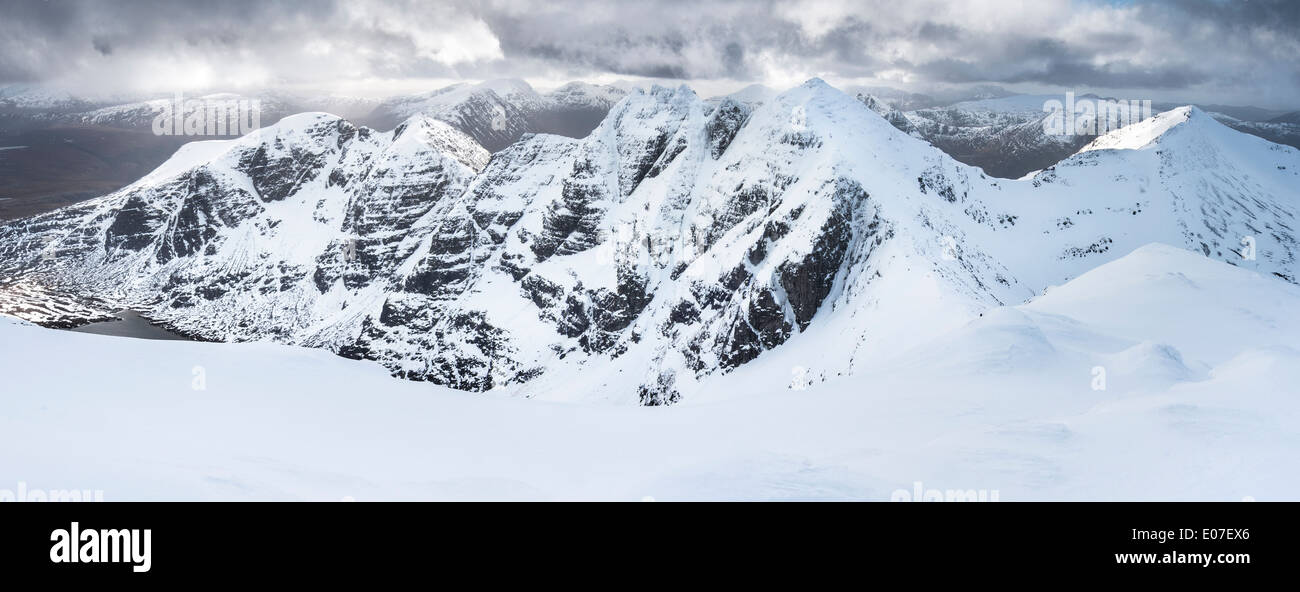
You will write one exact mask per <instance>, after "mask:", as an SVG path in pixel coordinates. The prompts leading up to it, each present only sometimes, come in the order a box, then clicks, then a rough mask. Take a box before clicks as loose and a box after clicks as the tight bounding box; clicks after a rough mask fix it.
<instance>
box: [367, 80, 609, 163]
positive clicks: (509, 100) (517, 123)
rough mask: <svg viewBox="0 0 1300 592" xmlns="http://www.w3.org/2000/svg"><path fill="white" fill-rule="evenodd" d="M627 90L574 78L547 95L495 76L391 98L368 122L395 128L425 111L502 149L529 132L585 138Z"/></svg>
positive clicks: (495, 149)
mask: <svg viewBox="0 0 1300 592" xmlns="http://www.w3.org/2000/svg"><path fill="white" fill-rule="evenodd" d="M623 94H624V93H623V91H621V90H619V89H617V88H614V87H611V86H599V85H594V84H588V83H584V82H572V83H569V84H566V85H564V86H562V87H560V88H558V89H556V90H554V91H552V92H550V93H547V94H545V95H543V94H539V93H538V92H537V91H535V90H533V87H532V86H529V84H528V83H527V82H524V81H523V80H517V79H507V80H489V81H487V82H482V83H478V84H472V83H461V84H454V85H452V86H448V87H445V88H441V89H438V90H436V91H432V92H429V93H423V94H417V95H409V96H403V97H395V98H392V99H388V100H385V101H384V102H382V103H381V104H380V105H379V106H378V107H376V108H375V110H374V111H373V112H372V113H371V114H370V115H368V116H366V117H365V118H364V119H363V121H364V122H365V123H366V124H367V125H369V126H371V127H374V128H376V129H390V128H391V127H393V126H394V125H396V124H397V123H398V122H401V121H404V120H406V119H407V118H409V117H411V116H413V115H416V114H424V115H427V116H429V117H432V118H434V119H438V120H441V121H445V122H447V123H449V124H451V125H453V126H455V127H456V128H457V129H459V130H461V131H463V132H465V133H466V134H469V135H470V137H472V138H474V140H475V141H477V142H478V143H479V144H481V145H483V147H485V148H487V149H488V150H489V151H492V152H496V151H498V150H501V149H503V148H505V147H506V146H509V145H510V144H511V143H513V142H514V141H516V140H518V139H519V137H520V136H522V135H523V134H525V133H553V134H559V135H564V136H569V137H579V138H580V137H583V136H585V135H587V133H588V132H590V131H591V130H592V128H594V127H595V126H596V124H598V123H600V121H601V120H602V119H603V118H604V116H605V114H606V113H607V112H608V111H609V108H610V107H611V106H613V105H614V103H617V102H618V100H619V99H620V98H622V96H623Z"/></svg>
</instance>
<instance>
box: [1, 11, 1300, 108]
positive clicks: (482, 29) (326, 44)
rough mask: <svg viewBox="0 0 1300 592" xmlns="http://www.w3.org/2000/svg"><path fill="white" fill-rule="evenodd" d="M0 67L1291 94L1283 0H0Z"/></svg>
mask: <svg viewBox="0 0 1300 592" xmlns="http://www.w3.org/2000/svg"><path fill="white" fill-rule="evenodd" d="M0 10H2V11H3V15H2V16H3V18H0V82H16V81H41V80H58V81H61V82H63V83H65V84H67V83H72V84H76V83H78V82H84V83H85V84H86V85H98V84H112V83H125V82H124V81H137V82H138V81H139V80H141V79H143V80H145V81H148V80H150V79H148V78H145V77H146V76H148V75H150V72H156V73H155V74H152V75H153V76H154V77H155V78H157V77H160V76H167V75H172V76H181V75H184V74H187V73H195V72H198V73H207V74H208V79H212V78H215V79H217V81H219V82H228V81H229V80H238V79H244V78H248V79H256V81H258V82H260V83H265V84H274V83H280V82H292V83H319V84H321V85H324V86H328V85H329V84H330V82H331V81H336V80H339V79H366V78H382V79H403V78H436V77H445V78H486V77H500V76H518V77H537V76H571V77H583V76H591V75H601V74H612V75H626V76H645V77H653V78H674V79H686V80H724V79H725V80H736V81H750V80H752V81H757V82H769V83H772V82H773V81H774V80H777V79H779V82H782V83H783V82H787V80H786V78H790V77H799V76H804V77H806V76H813V75H820V76H831V77H841V78H852V79H867V78H878V79H883V80H891V79H892V80H901V81H908V82H911V83H914V84H917V85H924V84H973V83H1002V84H1040V85H1054V86H1077V87H1102V88H1131V89H1174V90H1177V89H1193V88H1196V89H1201V90H1203V91H1205V92H1215V89H1222V90H1223V92H1238V93H1242V94H1248V95H1257V96H1267V97H1295V96H1297V95H1300V83H1297V78H1298V74H1297V71H1298V68H1297V60H1296V54H1297V50H1300V41H1298V39H1300V2H1288V1H1273V0H1264V1H1261V0H1251V1H1243V2H1220V1H1211V0H1205V1H1191V0H1153V1H1149V2H1136V3H1115V4H1112V3H1108V2H1100V1H1088V0H1075V1H1069V0H1044V1H1042V2H1032V3H1023V4H1011V3H1006V2H969V3H963V2H958V3H952V2H931V1H928V0H923V1H918V2H907V3H897V2H885V1H874V0H872V1H858V2H826V1H808V2H797V1H796V2H789V1H781V2H778V1H774V0H758V1H725V0H724V1H716V2H682V1H673V0H658V1H650V2H635V3H632V2H628V3H619V2H608V1H600V2H595V1H582V0H552V1H547V2H540V1H537V2H534V1H531V0H514V1H505V0H500V1H497V0H484V1H478V2H418V1H415V0H391V1H381V0H347V1H344V0H285V1H280V2H266V1H258V0H235V1H224V2H212V1H209V0H172V1H151V0H136V1H123V0H118V1H112V0H102V1H99V0H50V1H48V2H37V1H24V0H0Z"/></svg>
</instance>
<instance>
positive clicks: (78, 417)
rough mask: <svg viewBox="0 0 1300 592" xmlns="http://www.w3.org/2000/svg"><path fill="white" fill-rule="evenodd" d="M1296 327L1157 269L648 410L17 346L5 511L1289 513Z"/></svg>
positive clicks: (1101, 271)
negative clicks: (429, 503)
mask: <svg viewBox="0 0 1300 592" xmlns="http://www.w3.org/2000/svg"><path fill="white" fill-rule="evenodd" d="M1298 310H1300V287H1297V286H1295V285H1293V284H1290V283H1287V282H1285V281H1282V280H1280V279H1278V278H1276V277H1272V276H1267V275H1261V274H1259V273H1256V272H1255V271H1251V270H1248V269H1241V268H1237V267H1234V266H1232V265H1229V264H1227V263H1224V262H1221V261H1215V260H1212V259H1210V258H1207V257H1204V256H1202V255H1201V254H1200V253H1199V252H1192V251H1188V250H1184V249H1181V248H1175V247H1170V246H1165V245H1159V244H1152V245H1148V246H1144V247H1141V248H1139V249H1137V250H1136V251H1134V252H1132V253H1130V254H1128V255H1126V256H1123V257H1121V258H1118V259H1116V260H1113V261H1111V262H1109V263H1106V264H1104V265H1101V266H1100V267H1097V268H1095V269H1093V270H1091V271H1088V272H1087V273H1084V274H1082V275H1080V276H1079V277H1077V278H1075V279H1073V280H1071V281H1069V282H1066V283H1064V284H1062V285H1059V286H1056V287H1053V288H1051V289H1050V290H1048V292H1047V294H1045V295H1042V296H1039V297H1036V298H1034V299H1032V300H1031V301H1029V302H1028V303H1026V304H1023V305H1019V306H1010V307H995V308H991V309H988V310H986V311H985V312H984V313H982V314H974V315H971V317H970V318H968V319H967V320H966V321H965V322H964V324H961V325H960V326H959V327H957V328H956V329H953V330H951V331H948V332H946V333H944V334H942V335H941V336H939V337H938V338H935V339H930V340H926V341H924V342H922V343H919V344H917V345H915V346H914V347H911V348H908V349H906V350H898V351H895V352H893V355H892V356H891V357H889V358H887V361H882V362H880V363H879V364H876V365H875V366H873V367H872V368H861V369H859V370H858V371H857V372H856V373H854V374H853V375H851V376H843V377H837V376H834V375H831V376H826V377H824V378H823V377H821V376H814V375H808V374H804V373H801V372H800V371H799V370H801V368H800V364H799V359H798V358H797V356H795V354H794V353H793V352H798V351H802V352H804V355H805V356H806V354H807V352H808V351H809V350H808V349H806V348H803V347H786V348H776V349H774V350H772V351H771V352H768V355H766V356H765V357H764V359H763V361H762V363H761V364H747V365H744V366H741V367H740V368H738V369H737V370H736V371H735V372H732V373H729V374H726V375H720V376H716V377H713V378H712V379H711V380H713V382H711V383H709V384H708V385H707V386H708V387H709V388H706V389H703V390H702V391H701V393H700V394H701V396H698V397H692V398H687V399H684V400H683V401H682V402H681V403H679V404H677V405H674V406H669V407H656V408H646V407H634V406H630V405H620V404H611V403H584V404H571V403H559V402H550V401H543V400H536V399H521V398H511V397H504V396H499V395H496V394H490V393H489V394H474V393H468V392H463V391H456V390H451V389H447V388H443V387H437V386H432V385H430V384H428V383H418V382H411V381H404V380H399V379H394V378H390V377H389V371H388V370H386V369H385V368H383V367H381V366H380V365H379V364H376V363H374V362H365V361H354V360H348V359H344V358H341V357H339V356H336V355H334V354H333V353H330V352H328V351H324V350H319V349H308V348H301V347H292V346H286V345H276V344H272V343H267V342H257V343H242V344H218V343H198V342H176V341H145V340H136V339H130V338H118V337H106V336H98V335H88V334H80V333H72V332H65V331H57V330H52V329H45V328H40V327H37V326H35V325H31V324H28V323H25V322H22V321H18V320H16V319H12V318H3V319H0V348H2V349H0V373H3V376H4V377H5V381H4V385H5V386H4V389H3V396H0V450H3V451H4V452H3V454H0V488H7V489H13V488H15V487H16V486H17V483H18V482H23V483H25V484H26V487H27V488H29V489H31V488H40V489H46V490H54V489H77V490H82V489H99V490H103V492H104V499H106V500H110V501H121V500H264V499H275V500H325V501H334V500H341V499H345V498H346V499H356V500H363V501H364V500H380V499H385V500H387V499H409V500H455V499H529V500H533V499H538V500H606V499H608V500H642V499H654V500H660V501H667V500H691V499H708V500H715V499H727V500H733V499H739V500H837V499H851V500H889V499H890V498H891V496H893V495H894V492H895V491H897V490H904V491H906V492H908V493H909V494H910V493H911V492H912V491H913V490H914V488H916V487H917V486H916V483H917V482H920V483H921V484H922V485H921V487H922V488H924V489H927V490H928V489H937V490H944V491H946V490H955V491H958V492H977V491H982V492H984V493H987V494H991V497H996V499H998V500H1001V501H1012V500H1072V499H1080V500H1218V501H1237V500H1242V499H1244V498H1253V499H1258V500H1277V499H1295V498H1296V493H1295V492H1296V491H1297V490H1300V489H1298V487H1300V471H1297V470H1296V468H1297V466H1296V464H1297V463H1296V460H1295V459H1296V458H1298V457H1300V456H1298V455H1300V432H1298V431H1297V430H1296V429H1295V426H1296V425H1297V419H1300V418H1298V417H1297V414H1298V412H1300V404H1298V402H1300V399H1298V398H1297V397H1298V396H1300V317H1298V315H1297V314H1296V311H1298ZM791 345H792V346H793V345H794V342H792V343H791ZM783 356H790V357H788V358H787V357H783ZM805 364H806V362H805ZM759 368H764V369H767V371H766V372H759V371H758V369H759ZM773 369H777V370H779V372H776V373H775V374H773V372H774V371H773ZM1098 369H1100V371H1101V374H1099V373H1098ZM780 375H784V380H774V378H773V377H774V376H780ZM1099 378H1100V380H1101V382H1099ZM196 387H202V388H196ZM1099 387H1104V389H1103V388H1099ZM706 393H707V395H706Z"/></svg>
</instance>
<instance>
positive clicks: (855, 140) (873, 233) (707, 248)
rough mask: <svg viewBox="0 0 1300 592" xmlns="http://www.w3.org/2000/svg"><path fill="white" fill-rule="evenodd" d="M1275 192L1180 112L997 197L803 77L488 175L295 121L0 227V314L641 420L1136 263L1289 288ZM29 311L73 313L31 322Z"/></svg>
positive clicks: (340, 126) (481, 159) (1123, 133)
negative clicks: (1168, 250) (753, 98)
mask: <svg viewBox="0 0 1300 592" xmlns="http://www.w3.org/2000/svg"><path fill="white" fill-rule="evenodd" d="M493 94H496V93H495V91H493ZM1298 175H1300V152H1297V150H1295V149H1293V148H1290V147H1286V146H1279V145H1276V144H1271V143H1269V142H1266V141H1264V140H1261V139H1259V138H1255V137H1252V136H1248V135H1244V134H1241V133H1238V132H1235V131H1233V130H1230V129H1228V128H1226V127H1224V126H1223V125H1221V124H1219V123H1218V122H1216V121H1215V120H1214V119H1213V118H1211V117H1209V116H1207V115H1206V114H1205V113H1203V112H1201V111H1199V110H1197V109H1195V108H1184V109H1179V110H1175V111H1171V112H1168V113H1164V114H1161V115H1160V116H1158V117H1155V118H1152V119H1151V120H1148V121H1147V122H1144V124H1142V125H1135V126H1130V127H1129V128H1125V129H1122V130H1118V131H1116V132H1112V133H1111V134H1108V135H1107V136H1103V137H1101V138H1099V139H1098V140H1097V141H1096V142H1094V143H1093V144H1092V145H1090V146H1088V147H1087V149H1085V150H1084V151H1082V152H1080V153H1078V154H1076V155H1074V156H1071V157H1070V158H1068V159H1066V160H1064V161H1062V162H1060V163H1059V164H1056V165H1055V166H1053V167H1050V168H1048V169H1046V170H1044V171H1043V172H1041V173H1039V174H1038V175H1036V176H1034V177H1033V178H1030V179H1025V180H1022V181H1009V180H1004V179H994V178H989V177H987V176H985V175H984V174H983V173H981V172H980V171H979V170H978V169H975V168H972V167H970V166H967V165H964V164H961V163H959V162H957V161H955V160H953V159H952V158H951V157H949V156H948V155H946V154H944V153H943V152H942V151H940V150H938V149H936V148H935V147H934V146H931V145H930V144H928V143H926V142H925V141H922V140H920V139H917V138H915V137H912V136H909V135H908V134H905V133H903V132H901V131H900V130H898V129H897V128H896V127H895V125H893V124H891V123H890V121H887V120H886V119H885V118H883V117H881V116H880V115H878V114H877V113H876V112H874V111H873V110H872V109H870V108H868V105H866V104H864V103H863V102H862V101H859V100H857V99H855V98H853V97H850V96H848V95H845V94H843V93H841V92H839V91H837V90H835V89H833V88H831V87H830V86H829V85H827V84H825V83H824V82H822V81H820V80H816V79H814V80H811V81H809V82H808V83H806V84H804V85H801V86H799V87H796V88H794V89H791V90H789V91H786V92H784V93H781V94H779V95H776V96H774V97H771V98H769V99H767V100H764V101H763V102H762V104H761V105H758V106H753V107H751V106H747V105H744V104H742V103H740V102H737V101H735V100H723V101H720V102H710V101H704V100H701V99H700V98H699V97H697V96H696V95H695V94H694V93H693V92H692V91H691V90H690V89H688V88H685V87H681V88H677V89H668V88H662V87H656V88H654V89H652V90H650V91H649V92H645V91H635V92H632V93H631V94H629V95H628V96H627V97H625V98H624V99H622V100H621V101H620V102H619V103H618V104H617V105H616V106H615V107H614V108H613V109H611V110H610V112H609V114H608V116H607V117H605V119H604V120H603V121H602V122H601V124H600V125H599V126H598V127H597V128H596V129H595V130H594V131H593V132H592V133H591V134H590V135H589V136H587V137H585V138H583V139H571V138H564V137H558V136H553V135H544V134H542V135H528V136H524V137H523V138H522V139H521V140H519V141H518V142H515V143H513V144H511V145H509V146H508V147H507V148H505V149H503V150H501V151H500V152H498V153H497V154H495V155H494V156H493V157H492V158H491V160H490V161H489V160H488V157H487V152H486V151H485V150H484V149H483V148H482V147H480V146H478V145H477V144H476V143H475V142H474V141H473V140H472V139H470V138H469V137H467V136H466V135H465V134H462V133H460V132H458V131H456V130H454V129H452V127H451V126H448V125H446V124H444V123H441V122H439V121H437V120H436V119H434V118H430V117H425V116H415V117H413V118H412V119H410V120H408V121H407V122H406V123H405V124H403V125H401V126H399V127H398V129H396V130H395V131H394V132H392V133H389V134H380V133H376V132H372V131H370V130H367V129H365V128H355V127H353V126H352V125H351V124H348V123H347V122H345V121H342V120H339V119H337V118H333V117H330V116H326V115H323V114H305V115H299V116H294V117H291V118H287V119H285V120H284V121H281V122H280V123H279V124H277V125H275V126H272V127H269V128H266V129H264V130H262V131H259V132H257V133H255V134H251V135H250V136H248V137H246V138H243V139H241V140H237V141H233V142H200V143H194V144H190V145H187V146H186V148H185V149H184V150H182V151H181V152H180V153H178V154H177V156H176V157H175V158H173V160H172V161H169V163H168V164H166V165H164V166H163V167H161V168H160V169H159V170H158V171H155V172H154V173H153V174H151V175H149V176H148V177H146V178H145V179H142V180H141V181H140V182H138V183H136V184H133V185H132V186H130V187H127V188H125V189H123V190H122V191H119V192H117V193H115V194H112V195H109V196H105V197H103V198H100V199H97V200H93V201H91V202H87V203H86V204H81V205H78V206H74V207H72V208H67V209H64V210H60V211H58V212H54V213H51V214H48V215H44V216H38V217H35V218H29V219H25V220H21V221H17V222H14V223H11V224H8V225H6V226H4V227H0V277H5V278H9V281H10V282H13V283H21V285H23V286H25V288H24V289H22V290H16V289H15V290H6V291H3V292H0V294H3V300H0V307H2V308H0V312H11V313H12V314H18V315H20V316H21V315H26V316H27V317H28V318H32V319H34V320H38V321H40V322H43V323H47V324H54V323H68V322H73V321H74V320H75V319H74V318H71V317H69V316H68V315H70V314H81V313H69V312H68V311H77V310H82V309H83V308H89V309H96V307H99V309H100V310H101V313H102V311H103V310H107V309H108V308H111V307H109V304H111V305H112V306H117V307H132V308H136V309H138V310H141V311H142V312H143V313H145V315H146V316H148V317H150V318H153V319H155V320H158V321H160V322H163V323H165V324H167V325H170V326H171V327H174V328H176V329H178V330H180V331H182V332H184V333H187V334H190V335H194V336H197V337H201V338H206V339H215V340H223V341H228V340H240V341H242V340H254V339H272V340H275V341H279V342H283V343H290V344H301V345H309V346H316V347H323V348H327V349H331V350H333V351H337V352H339V353H342V354H344V355H347V356H352V357H363V358H368V359H374V360H378V361H380V362H381V363H382V364H384V365H385V366H386V367H387V368H389V369H390V370H391V371H392V372H393V373H394V374H396V375H398V376H402V377H405V378H411V379H416V380H428V381H432V382H435V383H438V384H443V385H448V386H452V387H455V388H460V389H468V390H487V389H493V390H497V391H500V392H504V393H510V394H515V395H519V396H528V397H539V398H549V399H580V398H606V399H612V400H616V401H624V402H639V403H641V404H645V405H659V404H668V403H675V402H678V401H682V400H689V399H690V398H691V397H693V396H699V395H700V394H701V393H705V392H716V391H717V390H718V389H726V388H730V387H728V386H727V385H734V384H738V383H736V382H734V380H736V377H748V378H746V380H752V381H756V382H754V384H773V381H775V383H776V384H788V383H789V382H790V380H791V376H792V375H795V376H798V377H800V380H807V381H810V382H814V381H822V380H829V379H833V378H834V377H836V376H841V375H851V374H855V373H861V372H866V371H870V370H871V369H872V368H878V367H880V366H881V365H882V364H885V363H887V361H888V360H890V359H891V357H892V355H893V354H895V353H897V352H899V351H902V350H905V349H907V348H910V347H916V346H919V345H921V344H924V343H927V342H929V341H930V340H933V339H936V338H938V337H939V336H941V335H943V334H945V333H948V332H951V331H953V330H955V329H957V328H958V327H960V326H962V325H963V324H965V323H967V322H969V320H970V319H971V318H974V317H977V316H978V315H979V314H980V313H983V312H986V311H989V310H992V309H994V308H996V307H999V306H1004V305H1014V304H1018V303H1021V302H1024V301H1025V300H1027V299H1029V298H1031V297H1033V296H1035V295H1037V294H1041V293H1042V292H1043V291H1044V290H1046V289H1048V288H1049V287H1050V286H1054V285H1058V284H1061V283H1063V282H1065V281H1067V280H1070V279H1071V278H1074V277H1077V276H1079V275H1081V274H1083V273H1085V272H1087V271H1088V270H1090V269H1093V268H1095V267H1097V266H1098V265H1101V264H1103V263H1105V262H1107V261H1110V260H1112V259H1114V258H1116V257H1117V256H1119V255H1121V254H1124V253H1127V252H1129V251H1131V250H1133V249H1135V248H1137V247H1138V246H1141V245H1144V244H1146V243H1149V242H1163V243H1167V244H1170V245H1175V246H1178V247H1180V248H1184V249H1189V250H1193V251H1196V252H1200V253H1202V254H1203V255H1204V256H1207V257H1210V258H1213V259H1218V260H1221V261H1225V262H1228V263H1231V264H1233V265H1237V266H1240V267H1244V268H1249V269H1253V270H1255V271H1258V272H1260V273H1262V274H1264V275H1272V276H1274V277H1275V278H1277V280H1276V281H1279V282H1290V283H1295V282H1296V278H1297V277H1300V276H1297V275H1296V274H1297V271H1298V269H1297V266H1298V264H1297V261H1296V256H1297V254H1298V253H1300V245H1297V242H1296V237H1295V236H1294V233H1293V230H1292V229H1293V228H1294V224H1295V217H1296V214H1297V207H1300V201H1298V199H1297V194H1296V187H1297V186H1300V184H1298V183H1297V181H1300V177H1297V176H1298ZM51 294H55V295H58V297H60V298H63V297H65V296H67V295H73V296H76V298H72V300H74V302H72V303H61V304H59V305H57V306H55V305H52V304H50V303H48V302H46V301H44V300H42V301H40V302H38V303H36V304H33V302H32V299H33V298H38V299H39V298H44V299H49V298H52V297H53V296H51ZM32 295H35V296H32ZM92 297H93V298H96V299H100V300H103V301H107V302H108V303H98V304H97V303H96V301H94V300H92V299H91V298H92ZM78 307H81V308H78ZM33 310H36V311H54V312H53V313H49V314H56V313H57V315H63V316H59V317H57V318H54V317H51V316H47V317H38V316H35V315H36V314H37V313H32V312H30V311H33ZM39 314H46V313H44V312H42V313H39ZM755 360H762V363H758V364H756V363H752V362H754V361H755Z"/></svg>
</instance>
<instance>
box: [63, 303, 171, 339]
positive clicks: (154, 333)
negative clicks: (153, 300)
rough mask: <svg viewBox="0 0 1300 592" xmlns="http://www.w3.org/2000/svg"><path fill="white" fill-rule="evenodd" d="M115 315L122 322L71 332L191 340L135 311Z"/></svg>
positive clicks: (97, 325)
mask: <svg viewBox="0 0 1300 592" xmlns="http://www.w3.org/2000/svg"><path fill="white" fill-rule="evenodd" d="M113 314H116V315H117V316H119V317H121V319H122V320H120V321H104V322H100V323H91V324H89V325H82V326H80V327H77V328H75V329H70V330H71V331H76V332H78V333H94V334H96V335H114V336H117V337H135V338H138V339H172V340H185V341H188V340H189V338H188V337H185V336H182V335H178V334H176V333H172V332H171V331H168V330H166V329H164V328H162V327H159V326H158V325H155V324H153V323H151V322H149V320H148V319H146V318H144V317H142V316H140V315H138V314H136V312H135V311H133V310H121V311H118V312H116V313H113Z"/></svg>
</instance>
